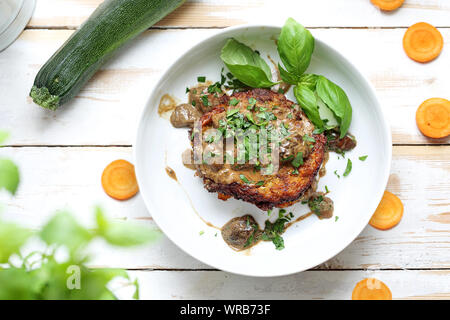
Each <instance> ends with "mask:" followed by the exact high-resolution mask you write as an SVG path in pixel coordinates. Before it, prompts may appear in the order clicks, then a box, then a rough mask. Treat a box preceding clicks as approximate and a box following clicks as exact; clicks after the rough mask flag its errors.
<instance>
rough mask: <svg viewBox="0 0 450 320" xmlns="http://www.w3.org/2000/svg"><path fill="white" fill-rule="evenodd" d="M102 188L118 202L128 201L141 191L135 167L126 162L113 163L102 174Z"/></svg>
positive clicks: (117, 161)
mask: <svg viewBox="0 0 450 320" xmlns="http://www.w3.org/2000/svg"><path fill="white" fill-rule="evenodd" d="M102 186H103V189H104V190H105V192H106V194H108V195H109V196H110V197H111V198H114V199H117V200H127V199H130V198H131V197H133V196H134V195H135V194H136V193H137V192H138V190H139V188H138V185H137V181H136V175H135V174H134V166H133V165H132V164H131V163H129V162H128V161H126V160H116V161H113V162H111V163H110V164H109V165H108V166H107V167H106V168H105V170H103V174H102Z"/></svg>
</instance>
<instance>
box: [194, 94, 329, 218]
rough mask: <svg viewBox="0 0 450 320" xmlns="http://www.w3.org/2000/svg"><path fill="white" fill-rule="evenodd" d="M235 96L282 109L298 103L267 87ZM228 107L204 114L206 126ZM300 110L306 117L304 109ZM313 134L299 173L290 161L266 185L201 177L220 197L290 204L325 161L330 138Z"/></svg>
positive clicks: (262, 206)
mask: <svg viewBox="0 0 450 320" xmlns="http://www.w3.org/2000/svg"><path fill="white" fill-rule="evenodd" d="M233 97H235V98H237V99H240V100H244V99H248V98H250V97H252V98H254V99H256V100H258V101H259V102H265V103H267V102H269V103H271V104H274V105H275V104H276V105H277V106H280V108H291V107H292V105H293V104H294V103H293V102H292V101H289V100H288V99H286V97H285V96H284V95H283V94H279V93H275V92H273V91H270V90H266V89H253V90H249V91H247V92H239V93H235V94H233ZM227 108H228V106H227V105H220V106H217V107H216V108H215V109H213V110H212V111H210V112H208V113H206V114H204V115H203V117H202V119H201V121H202V125H203V127H204V128H207V127H208V126H209V125H211V122H212V118H213V115H214V114H217V113H220V112H223V111H224V110H226V109H227ZM300 113H301V114H302V116H304V114H303V113H302V112H301V111H300ZM313 137H314V139H315V140H316V142H315V144H314V148H313V149H312V151H311V153H310V154H309V155H308V157H307V158H305V159H304V163H303V165H302V166H300V167H299V168H298V174H293V173H292V172H293V167H292V166H291V165H290V164H288V165H281V164H280V168H279V170H278V172H277V173H276V174H274V175H273V176H268V178H267V179H266V180H265V183H264V185H262V186H256V185H254V184H246V183H244V182H242V183H239V182H233V183H229V184H223V183H217V182H215V181H214V180H212V179H210V178H208V177H207V176H203V175H200V176H201V177H202V178H203V182H204V185H205V188H206V189H207V190H208V191H210V192H218V193H219V198H220V199H224V198H226V197H231V196H232V197H234V198H236V199H240V200H243V201H246V202H250V203H253V204H255V205H256V206H257V207H259V208H260V209H262V210H269V209H271V208H273V207H280V208H282V207H286V206H290V205H292V204H294V203H295V202H297V201H299V199H300V198H301V196H302V195H303V194H304V193H305V191H307V190H308V189H309V188H310V186H311V184H312V183H313V181H314V179H316V176H317V173H318V171H319V169H320V167H321V165H322V162H323V160H324V154H325V144H326V137H325V136H324V135H323V134H319V135H314V136H313Z"/></svg>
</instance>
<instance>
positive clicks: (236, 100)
mask: <svg viewBox="0 0 450 320" xmlns="http://www.w3.org/2000/svg"><path fill="white" fill-rule="evenodd" d="M239 102H240V100H239V99H236V98H231V99H230V106H233V107H235V106H236V105H237V104H238V103H239Z"/></svg>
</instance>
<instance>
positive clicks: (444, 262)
mask: <svg viewBox="0 0 450 320" xmlns="http://www.w3.org/2000/svg"><path fill="white" fill-rule="evenodd" d="M100 2H101V0H37V7H36V10H35V13H34V16H33V18H32V20H31V21H30V23H29V25H28V27H27V29H26V30H25V31H24V32H23V33H22V35H21V36H20V38H19V39H18V41H16V42H15V43H14V44H13V45H12V46H11V47H9V48H8V49H7V50H6V51H4V52H2V53H0V128H1V129H5V130H8V131H10V132H11V138H10V139H9V141H8V142H7V143H8V145H7V147H5V148H2V149H0V156H8V157H10V158H12V159H14V160H15V161H16V162H17V163H18V165H19V166H20V170H21V175H22V181H21V185H20V188H19V191H18V194H17V196H16V197H14V198H11V197H7V196H6V195H4V194H2V195H1V198H0V201H1V202H2V203H4V204H5V207H6V208H5V210H4V211H5V212H4V216H6V218H7V219H10V220H13V221H17V222H18V223H21V224H23V225H26V226H30V227H33V228H39V226H41V225H42V224H43V223H44V222H45V221H46V219H48V217H49V216H50V215H51V214H52V213H53V212H54V211H55V210H57V209H61V208H68V209H70V211H72V212H73V213H74V214H75V215H76V216H77V218H78V219H79V220H81V221H82V222H85V223H89V222H90V221H91V220H92V217H93V210H92V208H93V206H94V205H96V204H100V205H102V206H103V207H104V208H105V209H106V211H107V212H108V213H109V214H110V215H112V216H113V217H115V218H117V219H130V220H136V221H139V222H140V223H142V224H146V225H154V222H153V221H152V218H151V216H150V214H149V213H148V212H147V210H146V208H145V206H144V203H143V201H142V199H141V197H140V196H139V195H138V196H136V197H135V198H133V199H132V200H130V201H126V202H118V201H114V200H112V199H110V198H109V197H108V196H107V195H105V194H104V192H103V190H102V188H101V184H100V176H101V173H102V170H103V168H104V167H105V166H106V165H107V164H108V163H109V162H110V161H112V160H115V159H118V158H125V159H129V160H131V161H132V146H131V144H132V141H133V135H134V133H135V131H136V123H137V117H138V114H139V113H140V110H141V109H142V108H143V106H144V104H145V102H146V98H147V97H148V95H149V93H150V90H151V88H152V86H153V84H154V83H155V81H156V80H157V79H158V78H159V77H160V76H161V74H162V72H163V70H164V69H165V68H166V67H167V66H168V65H169V64H170V63H171V62H172V61H173V60H174V59H175V58H176V57H177V56H178V55H179V54H180V53H182V52H183V51H184V50H186V49H187V48H189V47H190V46H192V45H193V44H194V43H195V42H197V41H199V40H201V39H203V38H205V37H207V36H209V35H211V34H214V33H215V32H216V29H217V28H223V27H227V26H230V25H235V24H242V23H257V22H267V21H270V22H273V23H280V24H282V23H283V22H284V20H285V19H286V18H287V17H288V16H292V17H294V18H295V19H296V20H297V21H299V22H301V23H302V24H303V25H305V26H307V27H309V28H310V29H311V30H312V32H313V34H314V35H317V36H320V37H321V38H322V39H324V40H326V41H327V42H329V43H330V44H332V45H333V46H335V47H336V48H337V49H339V50H340V51H341V52H342V53H343V54H344V55H346V56H347V57H348V58H350V60H352V61H353V62H354V63H355V64H356V65H357V66H359V67H360V68H361V70H362V71H363V72H364V73H365V74H366V75H368V77H369V78H370V80H371V81H372V83H373V84H374V85H375V87H376V90H377V93H378V95H379V98H380V101H381V103H382V106H383V108H384V110H385V112H386V114H387V115H388V118H389V121H390V124H391V128H392V137H393V143H394V146H393V162H392V170H391V175H390V179H389V185H388V190H390V191H392V192H393V193H395V194H397V195H398V196H399V197H400V198H401V200H402V201H403V203H404V206H405V214H404V218H403V220H402V221H401V223H400V224H399V225H398V226H397V227H395V228H394V229H392V230H389V231H378V230H375V229H373V228H372V227H370V226H368V227H366V229H365V230H364V231H363V232H362V233H361V234H360V235H359V237H358V238H357V239H356V240H355V241H354V242H353V243H352V244H351V245H350V246H349V247H348V248H346V249H345V250H344V251H343V252H341V253H340V254H339V255H337V256H336V257H334V258H333V259H331V260H330V261H328V262H327V263H325V264H323V265H321V266H319V267H317V268H315V269H314V270H310V271H307V272H303V273H300V274H296V275H292V276H288V277H280V278H269V279H258V278H247V277H241V276H236V275H232V274H227V273H224V272H221V271H218V270H214V269H211V268H210V267H209V266H207V265H204V264H202V263H200V262H198V261H196V260H194V259H193V258H191V257H189V256H188V255H186V254H185V253H183V252H182V251H181V250H180V249H178V248H177V247H176V246H175V245H174V244H172V243H171V242H170V241H169V240H168V239H167V238H164V239H163V240H162V241H160V242H159V243H157V244H154V245H150V246H145V247H141V248H138V249H132V250H128V249H127V250H116V249H110V248H108V247H106V246H104V245H103V244H102V243H98V244H97V245H96V246H95V248H94V251H95V254H96V259H95V261H93V263H92V266H93V267H97V266H107V267H123V268H127V269H129V270H130V273H132V275H133V276H136V277H138V278H139V279H140V283H141V291H142V292H141V293H142V297H143V298H151V299H154V298H169V299H171V298H176V299H188V298H192V299H203V298H268V299H294V298H306V299H329V298H337V299H348V298H350V297H351V292H352V289H353V287H354V285H355V284H356V282H358V281H359V280H361V279H363V278H365V277H369V276H371V277H376V278H378V279H380V280H382V281H384V282H385V283H386V284H387V285H388V286H389V287H390V289H391V291H392V294H393V297H394V298H426V299H430V298H432V299H439V298H450V139H449V138H446V139H441V140H429V139H426V138H425V137H424V136H422V135H421V134H420V132H419V131H418V130H417V128H416V124H415V111H416V109H417V107H418V105H419V104H420V103H421V102H422V101H424V100H425V99H427V98H430V97H443V98H447V99H449V98H450V1H448V0H441V1H439V0H406V1H405V4H404V6H403V7H402V8H401V9H400V10H398V11H396V12H394V13H382V12H380V11H379V10H377V9H375V8H374V7H373V6H372V5H371V4H370V1H369V0H317V1H309V0H291V1H288V0H277V1H271V0H249V1H242V0H226V1H225V0H196V1H189V0H188V2H187V3H186V4H185V5H184V6H183V7H181V8H180V9H178V10H177V11H176V12H174V13H173V14H171V15H170V16H168V17H167V18H166V19H165V20H163V21H162V22H161V23H159V24H158V25H157V26H155V27H154V28H152V29H151V30H149V31H147V32H145V33H144V34H143V35H142V36H140V37H139V38H138V39H137V40H136V41H134V42H133V43H131V44H130V45H128V46H127V48H125V49H124V50H122V51H121V52H120V54H119V55H118V56H117V57H116V58H115V59H113V61H111V62H110V63H108V64H107V65H106V66H104V67H103V69H102V70H101V71H100V72H98V73H97V74H96V75H95V77H94V78H93V79H92V80H91V81H90V82H89V83H88V85H87V86H86V87H85V88H84V89H83V90H82V92H80V94H79V95H78V96H77V97H76V99H75V101H74V102H73V103H70V104H68V105H65V106H64V107H62V108H61V109H60V110H58V111H57V112H49V111H46V110H43V109H41V108H39V107H37V106H36V105H34V104H33V103H32V102H31V101H30V99H29V98H27V96H28V92H29V90H30V88H31V86H32V83H33V79H34V76H35V75H36V73H37V71H38V70H39V68H40V67H41V65H42V64H43V63H44V62H45V61H46V60H47V59H48V58H49V57H50V55H51V54H52V53H53V52H54V51H55V50H56V49H57V48H58V47H59V46H60V45H61V44H62V43H63V42H64V41H65V40H66V39H67V37H69V35H70V34H71V33H72V32H73V30H74V29H76V28H77V27H78V26H79V25H80V23H81V22H82V21H83V20H85V19H86V18H87V17H88V16H89V14H90V13H91V12H92V11H93V10H94V8H95V7H96V6H97V5H98V4H99V3H100ZM418 21H426V22H429V23H431V24H433V25H435V26H436V27H438V28H439V31H440V32H441V33H442V35H443V37H444V40H445V45H444V50H443V52H442V54H441V56H440V57H439V58H438V59H437V60H435V61H434V62H432V63H429V64H424V65H422V64H418V63H415V62H413V61H411V60H410V59H408V58H407V57H406V55H405V54H404V52H403V48H402V37H403V34H404V32H405V30H406V27H408V26H410V25H411V24H413V23H415V22H418ZM355 107H357V106H355Z"/></svg>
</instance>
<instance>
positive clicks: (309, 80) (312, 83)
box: [298, 73, 319, 91]
mask: <svg viewBox="0 0 450 320" xmlns="http://www.w3.org/2000/svg"><path fill="white" fill-rule="evenodd" d="M318 78H319V76H318V75H316V74H312V73H305V74H303V75H302V76H301V77H300V79H299V81H298V84H301V85H304V86H307V87H308V89H310V90H312V91H315V90H316V84H317V80H318Z"/></svg>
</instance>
